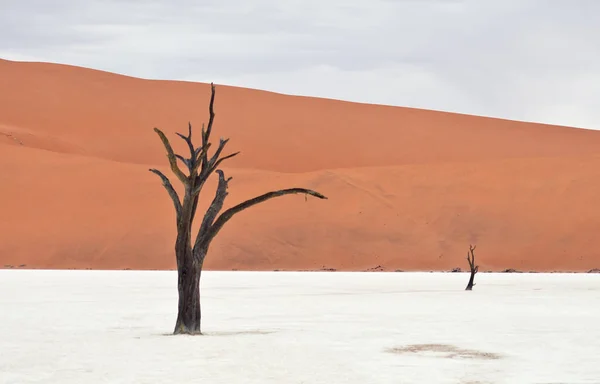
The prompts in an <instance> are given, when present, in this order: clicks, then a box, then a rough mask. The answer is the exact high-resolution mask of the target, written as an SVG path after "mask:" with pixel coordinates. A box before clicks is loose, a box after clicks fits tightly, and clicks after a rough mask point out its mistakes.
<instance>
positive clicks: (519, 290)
mask: <svg viewBox="0 0 600 384" xmlns="http://www.w3.org/2000/svg"><path fill="white" fill-rule="evenodd" d="M468 277H469V276H468V274H467V273H341V272H314V273H312V272H310V273H309V272H298V273H295V272H294V273H292V272H211V271H206V272H204V273H203V277H202V283H201V295H202V315H203V319H202V330H203V332H204V333H205V335H203V336H171V335H169V334H170V333H171V331H172V330H173V326H174V324H175V317H176V307H177V289H176V273H175V272H172V271H169V272H137V271H111V272H109V271H26V270H2V271H0V383H2V384H4V383H15V384H16V383H19V384H22V383H61V384H67V383H78V384H79V383H86V384H94V383H161V384H164V383H178V384H179V383H195V382H198V383H227V384H236V383H244V384H246V383H286V384H287V383H311V384H313V383H427V384H434V383H476V382H477V383H510V384H515V383H600V363H599V361H600V274H489V273H479V274H477V276H476V277H475V282H476V285H475V287H474V290H473V291H472V292H466V291H464V288H465V286H466V284H467V281H468Z"/></svg>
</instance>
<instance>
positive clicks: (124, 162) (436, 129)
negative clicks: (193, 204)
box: [0, 60, 600, 271]
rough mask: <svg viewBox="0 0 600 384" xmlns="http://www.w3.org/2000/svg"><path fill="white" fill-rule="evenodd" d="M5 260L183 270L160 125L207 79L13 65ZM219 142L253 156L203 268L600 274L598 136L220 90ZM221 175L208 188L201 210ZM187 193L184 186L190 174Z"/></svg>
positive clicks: (1, 245) (235, 168) (2, 128)
mask: <svg viewBox="0 0 600 384" xmlns="http://www.w3.org/2000/svg"><path fill="white" fill-rule="evenodd" d="M0 89H2V90H3V91H2V92H0V165H1V168H2V172H1V175H0V181H1V183H2V189H1V190H0V197H1V198H0V211H1V212H2V213H3V219H2V220H1V221H0V231H1V232H0V233H2V241H0V267H2V266H15V267H18V266H23V267H25V268H51V269H56V268H58V269H61V268H92V269H124V268H131V269H171V268H174V266H175V260H174V255H173V241H174V234H175V225H174V212H173V211H172V205H171V202H170V200H169V198H168V196H167V194H166V192H165V191H164V190H163V188H162V186H161V184H160V181H159V180H158V178H156V176H155V175H152V174H151V173H149V172H148V168H149V167H150V166H152V167H158V168H161V169H163V170H164V171H165V173H167V174H168V173H169V172H168V170H167V169H166V158H165V154H164V151H163V148H162V147H161V144H160V141H159V140H158V137H157V136H156V134H155V133H154V132H153V131H152V128H153V127H155V126H156V127H159V128H161V129H162V130H163V131H165V133H166V134H167V135H168V136H169V137H170V138H172V143H173V145H174V147H175V148H176V149H180V150H181V149H183V143H182V142H181V141H180V140H177V139H176V137H174V132H176V131H180V132H181V131H184V130H185V128H186V126H187V123H188V121H191V122H192V124H193V125H194V127H195V128H196V129H199V128H200V126H201V123H202V122H205V121H207V118H208V116H207V115H208V113H207V106H208V98H209V96H210V89H209V85H208V84H203V83H191V82H177V81H164V80H144V79H138V78H133V77H128V76H122V75H117V74H112V73H108V72H102V71H96V70H92V69H86V68H80V67H72V66H66V65H58V64H50V63H26V62H12V61H6V60H0ZM215 110H216V115H217V116H216V122H215V128H214V138H215V139H218V137H219V136H224V137H229V138H230V139H231V141H230V144H229V146H228V150H229V151H238V150H241V151H242V153H241V154H240V155H239V156H238V157H236V158H234V159H232V160H231V161H229V162H228V163H227V166H226V167H224V170H225V172H227V174H228V175H231V176H233V177H234V179H233V180H232V182H231V193H230V196H229V197H228V200H227V201H226V206H229V205H231V204H235V203H237V202H239V201H241V200H242V199H245V198H249V197H252V196H254V195H256V194H260V193H263V192H265V191H267V190H271V189H275V188H281V187H292V186H303V187H308V188H313V189H316V190H318V191H319V192H322V193H324V194H325V195H327V196H328V197H329V200H327V201H319V200H316V199H310V198H309V199H307V200H306V201H305V199H304V197H301V196H287V197H283V198H280V199H276V200H273V201H270V202H267V203H265V204H264V205H261V206H258V207H254V208H252V209H250V210H248V211H245V212H243V213H241V214H240V215H238V216H237V217H235V218H234V219H233V220H232V221H231V222H230V223H229V224H228V225H227V226H226V227H225V228H224V229H223V231H222V232H221V233H220V234H219V236H218V237H217V239H216V240H215V242H214V243H213V246H212V248H211V254H210V255H209V257H208V258H207V261H206V265H205V266H206V268H207V269H221V270H230V269H239V270H315V269H336V270H346V271H360V270H386V271H393V270H404V271H414V270H449V269H452V268H454V267H461V268H463V269H464V268H465V267H466V260H465V257H466V252H467V250H468V245H469V243H475V244H477V257H478V262H479V264H480V266H481V267H480V268H481V270H503V269H507V268H514V269H517V270H523V271H529V270H535V271H587V270H589V269H593V268H600V253H599V252H598V251H597V250H598V249H599V246H600V240H597V236H594V235H595V233H596V232H597V229H598V227H599V226H598V218H600V208H598V207H597V204H595V203H596V196H598V195H599V193H600V150H599V148H600V146H599V145H600V132H598V131H593V130H585V129H576V128H569V127H560V126H551V125H543V124H533V123H525V122H516V121H510V120H502V119H492V118H485V117H477V116H470V115H461V114H453V113H448V112H436V111H428V110H418V109H410V108H403V107H389V106H379V105H371V104H359V103H350V102H344V101H336V100H329V99H318V98H310V97H300V96H289V95H282V94H277V93H273V92H266V91H259V90H251V89H244V88H237V87H231V86H222V85H218V84H217V98H216V102H215ZM214 187H215V180H212V181H211V182H210V183H209V184H208V185H207V186H206V188H205V192H203V196H202V203H201V204H202V205H203V206H205V205H206V204H207V203H208V201H209V200H210V199H212V194H213V191H214ZM177 188H179V186H177Z"/></svg>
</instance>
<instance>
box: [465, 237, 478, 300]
mask: <svg viewBox="0 0 600 384" xmlns="http://www.w3.org/2000/svg"><path fill="white" fill-rule="evenodd" d="M475 247H476V245H475V246H473V245H469V252H467V261H468V262H469V269H470V270H471V277H470V278H469V284H467V288H465V291H472V290H473V286H474V285H475V283H474V282H473V280H475V274H476V273H477V271H479V265H475V253H474V252H475Z"/></svg>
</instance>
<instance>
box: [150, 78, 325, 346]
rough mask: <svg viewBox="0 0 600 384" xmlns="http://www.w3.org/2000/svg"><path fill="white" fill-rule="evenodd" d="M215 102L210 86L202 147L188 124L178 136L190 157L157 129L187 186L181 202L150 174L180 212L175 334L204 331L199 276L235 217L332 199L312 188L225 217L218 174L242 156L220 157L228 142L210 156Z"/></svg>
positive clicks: (282, 192) (236, 209) (171, 163)
mask: <svg viewBox="0 0 600 384" xmlns="http://www.w3.org/2000/svg"><path fill="white" fill-rule="evenodd" d="M214 101H215V86H214V84H212V83H211V97H210V103H209V107H208V110H209V121H208V125H207V126H206V128H205V127H204V124H203V125H202V137H201V141H202V144H201V146H199V147H196V146H194V143H193V141H192V124H191V123H188V133H187V135H184V134H181V133H177V135H178V136H179V137H180V138H181V139H183V140H184V141H185V143H186V144H187V146H188V149H189V153H190V157H189V158H185V157H183V156H181V155H179V154H177V153H175V151H174V150H173V148H172V147H171V144H170V142H169V139H168V138H167V137H166V136H165V134H164V133H163V132H162V131H161V130H160V129H158V128H154V131H155V132H156V133H157V134H158V136H159V138H160V140H161V142H162V143H163V146H164V148H165V150H166V153H167V159H168V161H169V166H170V169H171V172H173V174H174V175H175V176H176V177H177V178H178V179H179V181H180V182H181V183H182V184H183V186H184V195H183V199H180V197H179V195H178V194H177V192H176V191H175V189H174V188H173V185H172V184H171V181H170V180H169V178H168V177H167V176H165V175H164V174H163V173H162V172H161V171H159V170H157V169H150V172H152V173H154V174H156V175H158V176H159V177H160V179H161V181H162V184H163V187H164V188H165V190H166V191H167V193H168V194H169V196H170V198H171V200H172V201H173V206H174V207H175V213H176V223H177V239H176V241H175V257H176V260H177V276H178V277H177V289H178V294H179V301H178V307H177V320H176V322H175V329H174V331H173V333H174V334H192V335H197V334H201V333H202V332H201V327H200V325H201V309H200V277H201V275H202V266H203V264H204V259H205V258H206V255H207V253H208V249H209V247H210V244H211V242H212V240H213V239H214V238H215V236H216V235H217V234H218V233H219V231H220V230H221V229H222V228H223V226H224V225H225V224H226V223H227V222H228V221H229V220H230V219H231V218H232V217H233V216H235V215H236V214H238V213H240V212H242V211H244V210H246V209H248V208H250V207H252V206H254V205H257V204H260V203H263V202H265V201H267V200H270V199H273V198H275V197H279V196H285V195H291V194H304V195H305V196H308V195H310V196H314V197H316V198H319V199H327V197H325V196H324V195H322V194H321V193H319V192H316V191H313V190H310V189H306V188H288V189H282V190H277V191H272V192H267V193H265V194H263V195H260V196H257V197H254V198H252V199H248V200H246V201H244V202H242V203H240V204H238V205H235V206H233V207H231V208H229V209H227V210H225V211H224V212H221V210H222V209H223V205H224V202H225V198H226V197H227V195H228V192H227V190H228V187H229V182H230V181H231V177H229V178H226V177H225V173H224V172H223V171H222V170H221V169H218V167H219V166H220V165H221V163H222V162H223V161H225V160H228V159H231V158H232V157H234V156H237V155H238V154H239V152H235V153H232V154H229V155H225V156H221V154H222V153H223V150H224V148H225V146H226V145H227V143H228V142H229V139H220V140H219V146H218V148H217V149H216V150H215V153H214V154H213V155H212V156H210V157H209V155H208V150H209V148H210V147H211V142H210V134H211V132H212V128H213V123H214V119H215V112H214ZM178 160H179V161H180V162H181V163H183V165H185V166H186V168H187V170H188V171H189V174H188V175H186V174H185V173H184V172H183V171H182V170H181V168H180V167H179V164H178V163H177V161H178ZM213 173H216V174H217V175H218V177H219V183H218V185H217V190H216V193H215V197H214V199H213V201H212V203H211V204H210V206H209V207H208V209H207V210H206V212H205V213H204V217H203V219H202V223H201V224H200V228H199V230H198V233H197V234H196V238H195V239H192V224H193V221H194V217H195V215H196V209H197V207H198V199H199V195H200V193H201V191H202V188H203V187H204V185H205V183H206V181H207V180H208V178H209V177H210V176H211V175H212V174H213Z"/></svg>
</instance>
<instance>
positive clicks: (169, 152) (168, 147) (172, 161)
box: [154, 128, 189, 185]
mask: <svg viewBox="0 0 600 384" xmlns="http://www.w3.org/2000/svg"><path fill="white" fill-rule="evenodd" d="M154 132H156V133H157V134H158V136H159V137H160V140H161V141H162V143H163V145H164V146H165V149H166V150H167V158H168V159H169V164H170V165H171V171H173V173H174V174H175V176H177V178H178V179H179V180H181V182H182V183H184V184H185V185H188V184H189V180H188V178H187V176H186V175H185V174H184V173H183V172H182V171H181V169H179V166H178V165H177V157H176V156H175V152H174V151H173V148H172V147H171V143H169V139H167V136H165V134H164V133H163V132H162V131H161V130H160V129H158V128H154Z"/></svg>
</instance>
